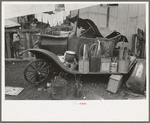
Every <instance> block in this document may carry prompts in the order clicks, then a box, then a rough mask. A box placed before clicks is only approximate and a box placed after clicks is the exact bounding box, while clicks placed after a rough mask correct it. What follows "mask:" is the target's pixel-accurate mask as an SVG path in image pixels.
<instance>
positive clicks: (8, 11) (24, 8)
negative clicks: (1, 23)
mask: <svg viewBox="0 0 150 123" xmlns="http://www.w3.org/2000/svg"><path fill="white" fill-rule="evenodd" d="M20 3H21V2H20ZM54 10H55V5H54V4H30V3H29V2H28V3H21V4H13V3H10V2H9V3H7V4H5V5H4V17H5V19H9V18H13V17H19V16H25V15H30V14H36V13H41V12H49V11H54Z"/></svg>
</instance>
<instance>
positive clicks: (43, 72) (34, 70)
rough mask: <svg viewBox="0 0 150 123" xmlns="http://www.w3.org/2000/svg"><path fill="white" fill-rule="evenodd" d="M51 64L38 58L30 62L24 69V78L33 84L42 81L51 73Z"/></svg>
mask: <svg viewBox="0 0 150 123" xmlns="http://www.w3.org/2000/svg"><path fill="white" fill-rule="evenodd" d="M51 66H52V65H51V64H50V63H48V62H47V61H45V60H43V59H36V60H33V61H31V62H29V63H28V64H27V66H26V68H25V69H24V78H25V79H26V81H27V82H30V83H32V84H35V83H41V82H43V81H45V80H46V78H47V77H48V76H49V74H50V73H51V70H50V69H51Z"/></svg>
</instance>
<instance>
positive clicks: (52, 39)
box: [21, 17, 136, 83]
mask: <svg viewBox="0 0 150 123" xmlns="http://www.w3.org/2000/svg"><path fill="white" fill-rule="evenodd" d="M76 18H77V17H76ZM73 20H74V19H73ZM71 21H72V20H71ZM85 23H86V24H85ZM77 27H83V28H84V29H86V31H85V33H84V34H82V35H81V36H79V37H77ZM87 32H88V33H87ZM86 35H88V36H86ZM37 36H40V38H39V42H38V46H39V48H40V49H28V50H26V51H24V52H27V51H29V52H31V53H33V54H34V55H35V56H36V59H42V60H43V61H42V60H41V61H36V60H35V63H34V62H31V63H29V64H28V65H27V66H26V68H25V71H24V76H25V79H26V80H27V81H28V82H31V80H34V82H31V83H35V82H38V83H40V82H43V81H44V80H45V79H46V78H47V76H48V75H49V74H53V73H54V72H53V71H52V72H50V70H52V68H54V69H55V70H54V71H59V72H60V71H65V72H67V73H70V74H84V73H80V72H79V71H76V70H73V71H72V70H71V69H69V68H68V67H66V66H65V65H64V64H62V62H61V61H60V59H59V58H58V56H57V55H64V53H65V52H66V51H67V50H69V51H74V52H75V53H76V58H77V60H78V58H79V47H80V46H81V45H82V44H87V45H88V46H89V47H90V46H91V45H92V44H94V42H95V41H96V40H97V38H99V39H100V40H101V41H104V42H105V41H112V42H113V44H114V46H115V45H116V44H117V42H118V41H120V40H121V38H122V37H123V36H122V35H121V34H120V33H118V32H113V33H111V34H109V35H108V36H107V37H105V38H104V37H103V36H102V35H101V33H100V32H99V31H98V29H97V27H96V26H95V24H94V23H93V22H92V21H89V20H88V19H85V20H83V19H80V18H78V19H77V20H76V21H74V28H73V31H72V32H68V33H66V32H61V34H60V35H59V36H56V35H47V34H44V35H37ZM87 37H88V38H87ZM24 52H22V53H21V54H23V53H24ZM103 54H104V53H103V52H102V55H103ZM44 61H45V66H47V64H52V65H51V66H49V67H48V70H47V71H46V72H45V73H46V75H42V74H41V71H40V70H41V69H39V68H38V69H36V70H35V71H34V72H33V74H34V76H35V79H33V78H34V77H31V78H30V79H28V78H27V77H28V76H32V75H28V74H27V71H31V70H29V68H30V67H32V66H33V65H34V64H35V65H36V66H38V63H39V62H41V63H42V64H44ZM134 63H136V61H134V62H132V63H131V64H130V65H129V71H130V69H131V68H132V67H133V65H134ZM126 73H128V71H127V72H126ZM126 73H119V72H116V73H113V74H126ZM87 74H112V73H100V72H89V73H87ZM39 75H41V76H43V77H42V79H40V78H39V77H38V76H39ZM37 78H38V79H37Z"/></svg>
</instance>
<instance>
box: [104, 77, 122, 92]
mask: <svg viewBox="0 0 150 123" xmlns="http://www.w3.org/2000/svg"><path fill="white" fill-rule="evenodd" d="M122 81H123V75H111V76H110V77H109V82H108V85H107V91H110V92H113V93H117V91H118V89H119V87H120V86H121V83H122Z"/></svg>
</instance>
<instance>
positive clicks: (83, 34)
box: [79, 27, 91, 37]
mask: <svg viewBox="0 0 150 123" xmlns="http://www.w3.org/2000/svg"><path fill="white" fill-rule="evenodd" d="M89 30H91V28H90V27H89V28H88V29H87V30H86V31H85V32H84V33H83V34H81V35H80V36H79V37H81V36H83V35H85V34H86V33H87V32H88V31H89Z"/></svg>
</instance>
